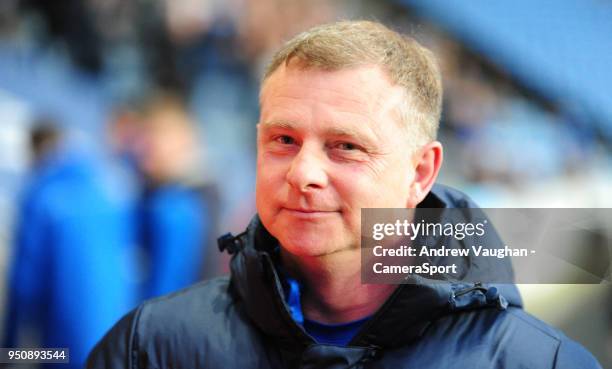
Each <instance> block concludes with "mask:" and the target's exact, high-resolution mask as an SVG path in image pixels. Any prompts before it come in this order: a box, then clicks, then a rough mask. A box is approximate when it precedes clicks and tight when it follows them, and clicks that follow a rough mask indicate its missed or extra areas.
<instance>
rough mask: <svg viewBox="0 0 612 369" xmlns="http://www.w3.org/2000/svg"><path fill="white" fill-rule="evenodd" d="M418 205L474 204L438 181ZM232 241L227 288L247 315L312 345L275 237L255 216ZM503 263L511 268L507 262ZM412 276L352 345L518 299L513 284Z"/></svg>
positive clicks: (396, 338)
mask: <svg viewBox="0 0 612 369" xmlns="http://www.w3.org/2000/svg"><path fill="white" fill-rule="evenodd" d="M419 206H420V207H428V208H433V207H443V208H448V207H465V208H476V205H475V204H474V203H473V202H472V201H471V200H470V199H469V198H467V196H465V195H464V194H462V193H461V192H459V191H456V190H453V189H450V188H448V187H444V186H439V185H436V186H435V187H434V189H433V190H432V191H431V192H430V194H429V195H428V196H427V197H426V199H425V200H424V201H423V203H421V204H420V205H419ZM230 241H231V242H233V243H234V245H236V249H235V250H234V251H235V254H234V255H233V257H232V260H231V273H232V275H231V286H232V287H231V288H232V291H233V292H234V293H235V294H236V297H237V299H238V300H239V301H240V302H241V304H242V306H243V307H244V309H245V312H246V314H247V315H248V316H249V318H250V319H251V320H252V321H253V322H254V324H255V325H256V326H257V327H258V328H259V329H260V330H261V331H263V332H264V333H265V334H266V335H268V336H271V337H273V338H275V339H276V340H277V341H278V342H279V343H280V344H281V345H282V344H283V343H284V344H287V345H290V346H293V345H296V344H297V345H301V346H304V347H306V346H309V345H312V344H313V343H314V342H313V340H312V338H311V337H310V336H309V335H308V334H307V333H306V332H305V331H304V329H303V328H302V327H301V326H300V325H299V324H297V323H296V322H295V321H294V320H293V318H292V316H291V313H290V310H289V306H288V304H287V302H286V301H285V297H284V293H283V286H282V281H281V277H280V276H279V272H278V269H277V267H276V262H277V261H276V260H275V258H276V257H275V255H276V254H277V252H276V251H275V250H277V248H278V241H277V240H276V239H275V238H274V237H273V236H272V235H270V233H269V232H268V231H267V230H266V229H265V228H264V227H263V225H262V224H261V222H260V220H259V217H258V216H255V217H254V218H253V220H252V221H251V223H250V225H249V226H248V228H247V230H246V231H245V232H244V233H242V234H241V235H239V236H237V237H234V238H233V239H232V240H230ZM225 242H227V240H226V241H225ZM505 267H506V268H507V270H508V273H512V268H511V266H510V264H509V263H507V264H506V265H505ZM413 282H414V283H411V284H404V285H400V286H398V288H397V289H396V290H395V292H394V293H393V294H392V295H391V296H390V297H389V298H388V299H387V301H386V302H385V303H384V304H383V305H382V306H381V308H380V309H379V310H378V311H377V313H376V314H375V315H374V316H373V317H372V318H371V319H370V320H369V321H368V322H367V323H365V324H364V326H363V327H362V329H361V330H360V332H359V333H358V334H357V335H356V336H355V337H354V338H353V340H352V341H351V343H350V345H351V346H369V347H396V346H401V345H403V344H405V343H407V342H410V341H413V340H416V339H418V337H419V336H421V335H422V333H423V332H424V331H425V329H426V328H427V327H428V326H429V324H430V323H431V322H432V321H434V320H435V319H437V318H438V317H440V316H442V315H445V314H448V313H450V312H454V311H459V310H470V309H475V308H482V307H497V308H500V309H505V308H506V307H507V306H508V304H510V305H514V306H521V305H522V303H521V299H520V295H519V293H518V290H517V289H516V287H515V286H514V285H513V284H506V285H495V286H493V285H480V284H474V283H463V282H461V281H458V282H452V283H451V282H442V283H441V282H436V283H431V282H429V283H428V281H427V280H425V279H423V278H419V277H415V280H414V281H413Z"/></svg>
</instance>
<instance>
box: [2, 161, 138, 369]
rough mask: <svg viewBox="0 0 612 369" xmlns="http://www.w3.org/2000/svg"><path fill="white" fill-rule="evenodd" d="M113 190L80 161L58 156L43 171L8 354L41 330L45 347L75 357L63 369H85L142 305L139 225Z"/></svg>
mask: <svg viewBox="0 0 612 369" xmlns="http://www.w3.org/2000/svg"><path fill="white" fill-rule="evenodd" d="M113 187H114V186H113V185H112V184H111V182H110V181H107V178H106V177H105V176H104V175H102V174H101V172H100V171H99V170H98V168H97V167H96V166H94V165H93V164H92V161H90V160H89V159H87V158H85V157H84V156H82V155H77V154H76V153H68V152H64V153H61V154H57V155H56V156H54V157H52V158H49V159H48V160H47V161H46V162H45V163H44V164H43V165H42V167H40V168H38V170H37V171H36V173H35V175H34V176H33V177H32V179H31V181H30V182H29V185H28V187H27V189H26V191H25V193H24V195H23V198H22V203H21V207H20V209H19V211H20V212H19V214H18V220H17V231H16V233H15V242H14V248H13V249H14V251H13V255H12V258H11V260H12V263H11V265H10V267H9V269H10V275H9V282H8V283H9V284H8V290H9V296H8V303H9V305H8V315H7V319H6V325H5V327H6V333H5V335H4V342H3V345H2V346H3V347H15V346H16V345H17V344H24V342H23V341H20V342H17V341H18V338H19V337H23V336H24V332H28V331H32V330H34V332H36V335H37V336H40V339H41V341H40V342H37V344H38V345H40V346H41V347H68V348H69V349H70V362H71V365H70V366H67V365H65V364H62V365H60V366H59V367H61V368H67V367H81V365H82V364H83V363H84V362H85V358H86V356H87V354H88V352H89V351H90V350H91V348H92V347H93V346H94V345H95V343H96V342H97V341H98V340H99V339H100V338H101V337H102V336H103V335H104V333H105V332H106V331H107V330H108V329H109V328H110V327H111V326H112V324H113V323H114V322H115V321H116V320H117V319H118V318H119V317H121V316H122V315H123V314H125V313H126V312H128V311H129V310H130V309H132V308H133V307H134V306H135V305H136V300H135V297H136V291H135V284H134V283H133V279H134V273H135V272H134V270H133V266H134V264H135V261H134V260H132V259H131V254H130V249H129V246H131V245H132V244H133V239H132V235H133V234H132V229H133V224H131V220H130V217H129V206H128V205H127V204H128V203H127V202H126V201H124V200H125V199H124V198H121V197H120V196H118V193H117V192H115V191H114V189H113ZM123 190H124V191H125V190H126V188H125V186H123ZM26 338H27V337H26Z"/></svg>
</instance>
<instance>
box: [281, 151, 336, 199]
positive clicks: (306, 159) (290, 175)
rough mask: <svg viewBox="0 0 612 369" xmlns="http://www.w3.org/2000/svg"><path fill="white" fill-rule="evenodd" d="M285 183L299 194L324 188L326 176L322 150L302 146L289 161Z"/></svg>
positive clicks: (326, 181)
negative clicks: (289, 165)
mask: <svg viewBox="0 0 612 369" xmlns="http://www.w3.org/2000/svg"><path fill="white" fill-rule="evenodd" d="M287 182H288V183H289V184H290V185H291V187H293V188H294V189H296V190H298V191H300V192H308V191H310V190H316V189H323V188H325V187H326V186H327V183H328V176H327V171H326V163H325V157H324V152H323V150H319V149H317V148H315V147H314V145H306V144H304V145H302V147H301V148H300V151H299V152H298V154H297V155H296V156H295V157H294V158H293V160H292V161H291V167H290V168H289V171H288V172H287Z"/></svg>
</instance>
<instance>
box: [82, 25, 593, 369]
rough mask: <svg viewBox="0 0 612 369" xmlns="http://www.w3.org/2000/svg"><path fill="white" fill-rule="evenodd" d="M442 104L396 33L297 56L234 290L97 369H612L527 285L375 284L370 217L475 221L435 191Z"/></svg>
mask: <svg viewBox="0 0 612 369" xmlns="http://www.w3.org/2000/svg"><path fill="white" fill-rule="evenodd" d="M441 101H442V87H441V82H440V73H439V71H438V68H437V66H436V63H435V61H434V58H433V56H432V54H431V53H430V52H429V51H428V50H426V49H425V48H423V47H421V46H420V45H419V44H418V43H417V42H415V41H414V40H412V39H410V38H407V37H404V36H401V35H399V34H397V33H395V32H393V31H391V30H389V29H387V28H386V27H384V26H383V25H381V24H378V23H373V22H365V21H359V22H340V23H334V24H329V25H323V26H320V27H316V28H314V29H311V30H309V31H307V32H305V33H303V34H300V35H298V36H297V37H295V38H294V39H292V40H291V41H289V42H288V43H286V44H285V45H284V46H283V47H282V48H281V50H279V51H278V52H277V53H276V55H275V56H274V58H273V60H272V62H271V64H270V66H269V68H268V70H267V73H266V75H265V77H264V81H263V84H262V88H261V95H260V103H261V117H260V122H259V124H258V128H257V129H258V143H257V147H258V156H257V189H256V194H257V210H258V214H259V216H258V217H256V218H255V219H254V220H253V221H252V222H251V224H250V226H249V228H248V229H247V231H246V232H244V233H243V234H241V235H239V236H237V237H232V236H226V237H224V238H222V239H221V240H220V245H221V247H222V248H223V249H227V250H228V251H229V252H230V253H232V254H233V257H232V261H231V268H232V274H231V277H229V278H219V279H215V280H211V281H206V282H203V283H200V284H198V285H195V286H193V287H191V288H188V289H186V290H182V291H179V292H177V293H174V294H172V295H168V296H165V297H162V298H158V299H155V300H152V301H149V302H146V303H144V304H143V305H141V306H140V307H138V308H137V309H136V310H134V311H133V312H132V313H130V314H128V315H127V316H126V317H124V318H123V319H122V320H121V321H120V322H119V323H118V324H117V325H116V326H115V327H114V328H113V329H112V330H111V331H110V332H109V333H108V334H107V336H106V337H105V338H104V339H103V340H102V341H101V342H100V343H99V344H98V346H97V347H96V349H95V350H94V351H93V353H92V354H91V356H90V358H89V362H88V367H90V368H148V367H152V368H170V367H176V368H217V367H223V368H357V367H368V368H404V367H405V368H446V367H453V368H490V367H496V368H578V367H580V368H596V367H598V364H597V362H596V361H595V360H594V359H593V358H592V356H591V355H590V354H589V353H588V352H586V351H585V350H584V349H583V348H582V347H581V346H580V345H578V344H576V343H574V342H573V341H571V340H569V339H568V338H567V337H565V336H564V335H563V334H562V333H560V332H558V331H557V330H555V329H553V328H551V327H548V326H547V325H545V324H544V323H542V322H540V321H538V320H537V319H535V318H533V317H531V316H530V315H528V314H527V313H525V312H524V311H523V310H522V308H521V301H520V297H519V295H518V291H517V290H516V288H515V287H514V286H513V285H504V286H498V287H496V288H493V287H491V286H486V285H484V286H483V285H480V284H478V285H473V284H472V285H470V284H469V283H458V282H457V283H450V282H448V283H413V284H406V285H401V286H396V285H380V284H378V285H376V284H362V283H361V273H360V266H361V260H360V246H361V245H360V242H361V241H360V240H361V238H360V234H361V233H360V223H361V219H360V212H361V209H362V208H414V207H417V206H419V207H448V208H451V207H475V205H474V204H473V203H471V202H470V201H469V199H467V198H465V197H464V196H463V195H462V194H461V193H459V192H457V191H454V190H451V189H448V188H445V187H441V186H434V182H435V180H436V177H437V174H438V171H439V169H440V166H441V163H442V146H441V144H440V143H439V142H437V141H436V140H435V139H436V131H437V128H438V121H439V119H440V110H441ZM504 267H505V268H507V271H508V273H510V274H511V268H510V266H509V265H505V266H504Z"/></svg>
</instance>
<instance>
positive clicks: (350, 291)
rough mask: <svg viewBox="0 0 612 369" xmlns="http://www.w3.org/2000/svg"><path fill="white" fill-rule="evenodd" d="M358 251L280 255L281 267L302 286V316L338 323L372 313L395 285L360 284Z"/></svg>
mask: <svg viewBox="0 0 612 369" xmlns="http://www.w3.org/2000/svg"><path fill="white" fill-rule="evenodd" d="M360 252H361V251H360V250H359V249H356V250H344V251H341V252H337V253H334V254H331V255H325V256H314V257H302V256H295V255H291V254H289V253H287V252H285V251H284V250H283V251H282V252H281V257H282V260H283V265H285V267H286V268H287V270H288V271H289V273H290V274H292V275H293V276H294V277H295V278H297V279H299V280H300V281H301V283H302V286H303V288H302V295H301V299H302V301H301V303H302V310H303V313H304V316H305V317H306V318H308V319H310V320H315V321H318V322H321V323H327V324H338V323H346V322H350V321H354V320H358V319H363V318H365V317H368V316H370V315H372V314H374V313H375V312H376V311H377V310H378V308H379V307H380V306H381V305H382V304H383V303H384V302H385V301H386V300H387V298H388V297H389V296H390V295H391V294H392V293H393V291H394V290H395V288H396V286H394V285H379V284H362V283H361V258H360Z"/></svg>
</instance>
